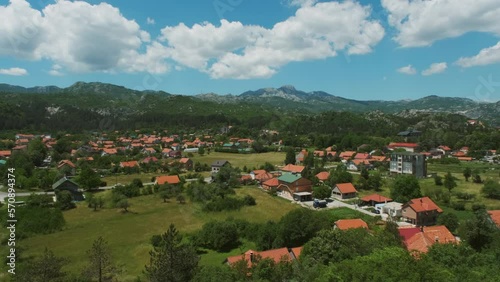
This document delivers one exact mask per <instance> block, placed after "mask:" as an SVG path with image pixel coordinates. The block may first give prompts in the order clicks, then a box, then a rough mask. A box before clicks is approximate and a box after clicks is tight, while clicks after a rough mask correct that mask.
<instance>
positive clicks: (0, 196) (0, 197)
mask: <svg viewBox="0 0 500 282" xmlns="http://www.w3.org/2000/svg"><path fill="white" fill-rule="evenodd" d="M196 180H198V179H187V180H186V181H187V182H193V181H196ZM205 182H207V183H210V182H212V178H210V177H207V178H205ZM120 184H121V183H118V184H117V185H120ZM154 184H155V183H154V182H146V183H143V184H142V185H144V186H151V185H154ZM115 186H116V185H112V186H104V187H99V190H109V189H113V188H114V187H115ZM3 188H4V187H3V185H0V202H4V199H5V198H7V196H8V193H7V192H4V191H3ZM33 193H34V194H36V195H44V194H47V195H54V192H42V191H40V192H20V193H16V196H17V197H23V196H29V195H31V194H33Z"/></svg>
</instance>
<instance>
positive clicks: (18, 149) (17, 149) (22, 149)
mask: <svg viewBox="0 0 500 282" xmlns="http://www.w3.org/2000/svg"><path fill="white" fill-rule="evenodd" d="M26 150H28V146H26V145H18V146H15V147H14V148H12V152H13V153H14V152H16V151H26Z"/></svg>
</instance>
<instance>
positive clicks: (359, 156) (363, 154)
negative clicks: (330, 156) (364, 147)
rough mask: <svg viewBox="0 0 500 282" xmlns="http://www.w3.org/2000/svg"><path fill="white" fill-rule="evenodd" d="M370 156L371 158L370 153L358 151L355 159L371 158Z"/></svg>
mask: <svg viewBox="0 0 500 282" xmlns="http://www.w3.org/2000/svg"><path fill="white" fill-rule="evenodd" d="M370 158H371V156H370V154H368V153H357V154H356V156H354V159H357V160H366V159H370Z"/></svg>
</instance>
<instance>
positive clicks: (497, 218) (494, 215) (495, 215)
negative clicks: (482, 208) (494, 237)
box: [488, 210, 500, 228]
mask: <svg viewBox="0 0 500 282" xmlns="http://www.w3.org/2000/svg"><path fill="white" fill-rule="evenodd" d="M488 214H489V215H490V217H491V220H492V221H493V222H494V223H495V224H496V225H497V226H498V228H500V210H493V211H488Z"/></svg>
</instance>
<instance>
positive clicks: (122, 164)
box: [120, 161, 139, 168]
mask: <svg viewBox="0 0 500 282" xmlns="http://www.w3.org/2000/svg"><path fill="white" fill-rule="evenodd" d="M120 167H122V168H125V167H130V168H132V167H139V163H138V162H137V161H129V162H120Z"/></svg>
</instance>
